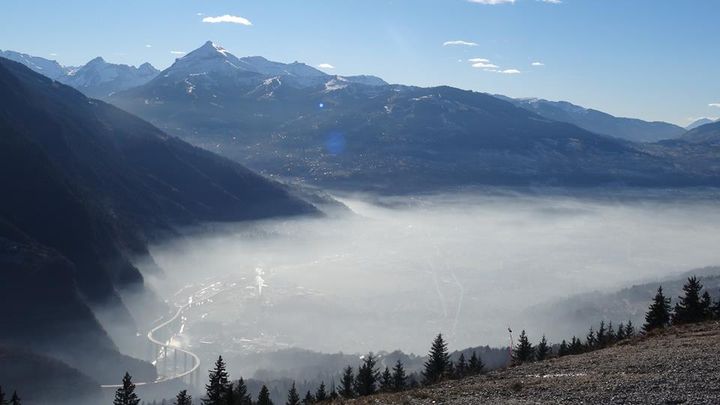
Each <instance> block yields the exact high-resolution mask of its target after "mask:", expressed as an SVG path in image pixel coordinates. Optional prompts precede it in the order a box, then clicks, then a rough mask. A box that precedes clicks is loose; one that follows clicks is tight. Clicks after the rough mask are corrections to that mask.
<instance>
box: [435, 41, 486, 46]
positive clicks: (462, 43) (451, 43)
mask: <svg viewBox="0 0 720 405" xmlns="http://www.w3.org/2000/svg"><path fill="white" fill-rule="evenodd" d="M443 46H478V44H476V43H475V42H470V41H462V40H459V39H458V40H455V41H445V42H443Z"/></svg>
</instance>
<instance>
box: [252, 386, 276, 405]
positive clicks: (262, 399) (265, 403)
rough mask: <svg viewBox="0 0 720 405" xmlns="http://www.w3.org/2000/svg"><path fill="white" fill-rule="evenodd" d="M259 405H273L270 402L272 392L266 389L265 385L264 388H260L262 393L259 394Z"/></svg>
mask: <svg viewBox="0 0 720 405" xmlns="http://www.w3.org/2000/svg"><path fill="white" fill-rule="evenodd" d="M256 404H257V405H273V403H272V401H271V400H270V391H269V390H268V387H266V386H265V385H264V384H263V386H262V388H260V392H259V393H258V399H257V402H256Z"/></svg>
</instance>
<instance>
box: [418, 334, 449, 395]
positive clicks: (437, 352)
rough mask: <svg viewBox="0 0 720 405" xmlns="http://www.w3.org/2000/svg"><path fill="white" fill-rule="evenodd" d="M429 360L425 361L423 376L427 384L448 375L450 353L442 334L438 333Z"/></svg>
mask: <svg viewBox="0 0 720 405" xmlns="http://www.w3.org/2000/svg"><path fill="white" fill-rule="evenodd" d="M428 357H429V358H428V361H427V362H425V370H424V371H423V373H422V374H423V378H424V382H425V384H433V383H436V382H438V381H441V380H442V379H444V378H445V377H447V374H448V369H449V367H450V354H449V353H448V350H447V343H445V341H444V340H443V337H442V334H438V335H437V337H436V338H435V340H434V341H433V344H432V347H431V348H430V354H429V356H428Z"/></svg>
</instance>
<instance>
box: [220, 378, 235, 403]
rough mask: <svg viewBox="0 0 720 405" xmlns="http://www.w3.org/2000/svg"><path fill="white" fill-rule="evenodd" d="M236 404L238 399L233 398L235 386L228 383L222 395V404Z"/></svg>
mask: <svg viewBox="0 0 720 405" xmlns="http://www.w3.org/2000/svg"><path fill="white" fill-rule="evenodd" d="M237 403H238V398H237V397H236V396H235V384H233V383H231V382H229V383H228V385H227V387H226V388H225V394H223V404H225V405H235V404H237Z"/></svg>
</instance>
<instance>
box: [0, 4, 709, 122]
mask: <svg viewBox="0 0 720 405" xmlns="http://www.w3.org/2000/svg"><path fill="white" fill-rule="evenodd" d="M493 2H495V3H501V4H481V3H493ZM503 3H504V4H503ZM224 15H230V16H235V17H241V18H236V19H232V20H234V21H236V23H232V22H225V23H222V22H221V23H208V22H203V19H204V18H207V17H219V16H224ZM718 16H720V1H717V0H561V1H560V2H558V0H553V1H548V0H546V1H542V0H515V1H514V2H513V1H509V0H474V1H468V0H285V1H280V0H144V1H140V0H123V1H119V0H66V1H64V2H58V1H57V0H32V1H29V0H2V2H0V18H2V22H3V23H2V24H1V25H0V49H12V50H17V51H22V52H25V53H30V54H33V55H37V56H43V57H47V58H50V59H57V60H58V61H59V62H61V63H62V64H65V65H77V64H83V63H85V62H87V61H88V60H90V59H92V58H93V57H95V56H98V55H100V56H103V57H104V58H105V59H106V60H108V61H111V62H117V63H127V64H135V65H138V64H140V63H142V62H145V61H149V62H151V63H152V64H153V65H155V66H157V67H160V68H165V67H167V66H169V65H170V64H171V63H172V62H173V60H174V58H176V57H177V56H178V55H177V54H173V53H171V52H172V51H182V52H187V51H191V50H192V49H194V48H197V47H199V46H200V45H202V43H203V42H204V41H206V40H212V41H214V42H216V43H218V44H220V45H222V46H223V47H225V48H226V49H228V50H229V51H230V52H232V53H234V54H235V55H237V56H249V55H262V56H265V57H267V58H269V59H272V60H278V61H283V62H292V61H295V60H297V61H301V62H305V63H308V64H311V65H314V66H317V65H320V64H330V65H332V66H334V69H326V71H328V72H335V73H338V74H374V75H377V76H381V77H383V78H384V79H385V80H387V81H389V82H393V83H403V84H414V85H420V86H432V85H440V84H447V85H451V86H455V87H460V88H464V89H472V90H477V91H484V92H489V93H500V94H505V95H509V96H513V97H542V98H547V99H551V100H568V101H571V102H574V103H578V104H581V105H584V106H587V107H592V108H597V109H600V110H603V111H607V112H609V113H612V114H615V115H622V116H631V117H639V118H643V119H649V120H665V121H671V122H674V123H678V124H682V125H685V124H687V123H688V122H689V121H690V120H691V119H692V118H697V117H702V116H710V117H717V116H720V51H718V36H719V35H720V34H719V33H720V30H719V29H718V22H717V21H718ZM243 19H246V20H247V22H249V23H251V25H245V24H242V22H246V21H243ZM238 22H239V23H238ZM450 41H464V42H467V43H472V44H474V45H467V44H466V45H463V44H457V45H451V44H447V45H443V44H445V43H447V42H450ZM471 59H473V60H475V62H474V63H473V62H470V61H469V60H471ZM533 62H539V63H542V66H533V65H532V64H533ZM473 64H474V65H476V67H473V66H472V65H473ZM515 71H518V72H519V73H514V72H515ZM503 72H504V73H503ZM711 104H718V106H712V105H711Z"/></svg>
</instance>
